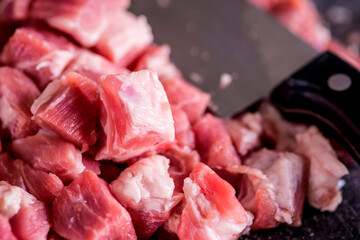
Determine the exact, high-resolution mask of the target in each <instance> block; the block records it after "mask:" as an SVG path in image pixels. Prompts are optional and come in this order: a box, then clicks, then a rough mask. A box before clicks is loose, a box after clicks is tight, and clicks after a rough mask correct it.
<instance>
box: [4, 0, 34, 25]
mask: <svg viewBox="0 0 360 240" xmlns="http://www.w3.org/2000/svg"><path fill="white" fill-rule="evenodd" d="M31 1H32V0H1V1H0V22H13V21H20V20H25V19H26V18H28V16H29V9H30V3H31Z"/></svg>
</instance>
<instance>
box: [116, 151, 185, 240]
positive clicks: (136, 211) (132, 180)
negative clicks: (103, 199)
mask: <svg viewBox="0 0 360 240" xmlns="http://www.w3.org/2000/svg"><path fill="white" fill-rule="evenodd" d="M169 162H170V161H169V159H167V158H165V157H163V156H160V155H153V156H151V157H148V158H144V159H141V160H139V161H138V162H136V163H134V164H133V165H131V166H130V167H128V168H126V169H125V170H124V171H123V172H121V173H120V175H119V178H118V179H117V180H115V181H114V182H112V183H111V184H110V190H111V192H112V193H113V194H114V195H115V197H116V198H117V199H118V200H119V202H120V203H121V204H122V205H123V206H124V207H126V209H127V210H128V211H129V213H130V216H131V218H132V221H133V223H134V226H135V230H136V234H137V236H138V238H139V239H146V238H149V237H150V236H151V235H152V234H153V233H154V232H155V231H156V229H157V228H158V227H160V226H161V225H162V224H163V223H164V222H165V221H166V220H167V219H168V218H169V216H170V211H171V210H172V208H173V207H175V206H176V204H178V203H179V202H180V201H181V199H182V194H176V195H174V187H175V186H174V181H173V180H172V178H171V177H170V176H169V173H168V168H169Z"/></svg>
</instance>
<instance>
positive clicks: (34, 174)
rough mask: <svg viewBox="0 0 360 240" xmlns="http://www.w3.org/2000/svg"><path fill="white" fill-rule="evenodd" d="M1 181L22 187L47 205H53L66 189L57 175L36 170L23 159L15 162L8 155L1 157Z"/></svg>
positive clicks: (4, 154) (3, 154)
mask: <svg viewBox="0 0 360 240" xmlns="http://www.w3.org/2000/svg"><path fill="white" fill-rule="evenodd" d="M0 180H1V181H2V180H4V181H7V182H8V183H10V184H11V185H15V186H18V187H21V188H22V189H24V190H26V191H27V192H29V193H31V194H32V195H34V196H35V197H36V198H37V199H39V200H41V201H43V202H45V203H52V202H53V201H54V199H55V197H56V196H57V195H58V194H59V193H60V191H61V189H62V188H63V187H64V184H63V183H62V181H61V180H60V179H59V178H58V177H57V176H56V175H55V174H52V173H47V172H45V171H42V170H36V169H34V168H32V167H31V166H30V165H29V164H27V163H25V162H24V161H23V160H21V159H16V160H13V159H11V158H10V156H9V155H8V154H7V153H2V154H1V155H0Z"/></svg>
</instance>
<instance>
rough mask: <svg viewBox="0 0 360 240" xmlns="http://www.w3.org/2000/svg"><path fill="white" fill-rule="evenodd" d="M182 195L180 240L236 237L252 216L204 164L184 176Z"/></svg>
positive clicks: (232, 189) (178, 231)
mask: <svg viewBox="0 0 360 240" xmlns="http://www.w3.org/2000/svg"><path fill="white" fill-rule="evenodd" d="M184 194H185V201H186V204H185V208H184V210H183V211H182V214H181V218H180V223H179V226H178V228H177V234H178V237H179V239H180V240H185V239H186V240H192V239H194V240H195V239H196V240H202V239H204V240H205V239H206V240H209V239H222V240H226V239H229V240H230V239H237V238H238V237H239V236H240V235H241V234H243V233H246V232H247V231H248V230H249V226H250V225H251V223H252V216H251V214H249V213H247V212H246V211H245V210H244V208H243V207H242V206H241V204H240V202H239V201H238V200H237V199H236V197H235V190H234V188H233V187H232V186H231V185H230V184H228V183H227V182H226V181H224V180H223V179H221V178H220V177H219V176H218V175H216V173H215V172H214V171H212V170H211V169H210V168H209V167H208V166H206V165H205V164H203V163H198V164H197V165H196V166H195V168H194V170H193V171H192V173H191V174H190V177H189V178H186V179H185V181H184Z"/></svg>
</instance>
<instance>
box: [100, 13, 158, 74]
mask: <svg viewBox="0 0 360 240" xmlns="http://www.w3.org/2000/svg"><path fill="white" fill-rule="evenodd" d="M152 41H153V35H152V32H151V27H150V26H149V24H148V23H147V20H146V18H145V17H144V16H140V17H136V16H135V15H133V14H132V13H130V12H118V13H117V14H116V15H115V16H114V17H113V19H112V21H111V22H110V24H109V25H108V26H107V28H106V30H105V31H104V33H103V34H102V35H101V37H100V39H99V41H98V43H97V44H96V46H95V48H96V50H97V51H98V52H99V53H100V54H101V55H103V56H105V57H106V58H108V59H109V60H110V61H112V62H114V63H117V64H118V65H119V66H121V67H126V66H128V65H129V64H130V63H131V62H133V61H134V60H135V58H136V57H138V56H139V55H140V54H141V53H142V52H143V51H144V50H145V49H146V47H147V46H148V45H150V44H151V43H152Z"/></svg>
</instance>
